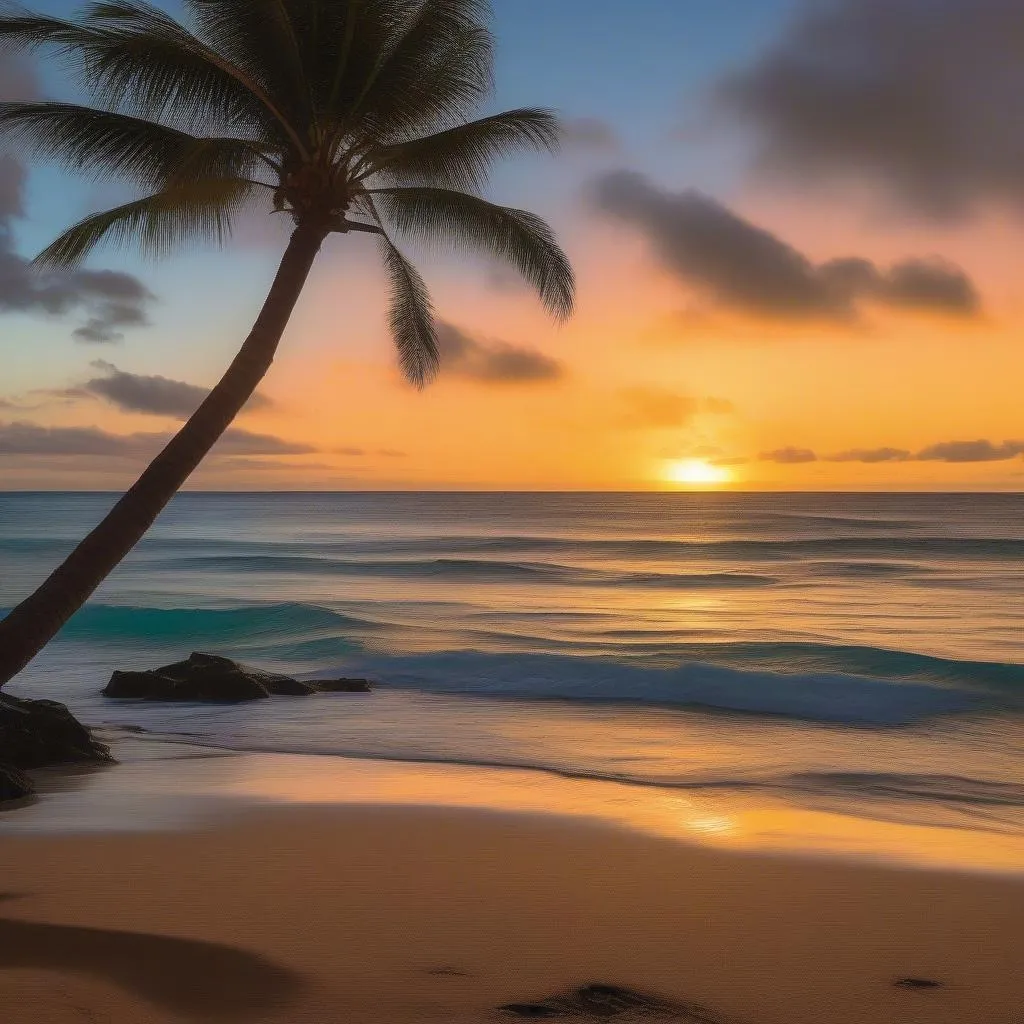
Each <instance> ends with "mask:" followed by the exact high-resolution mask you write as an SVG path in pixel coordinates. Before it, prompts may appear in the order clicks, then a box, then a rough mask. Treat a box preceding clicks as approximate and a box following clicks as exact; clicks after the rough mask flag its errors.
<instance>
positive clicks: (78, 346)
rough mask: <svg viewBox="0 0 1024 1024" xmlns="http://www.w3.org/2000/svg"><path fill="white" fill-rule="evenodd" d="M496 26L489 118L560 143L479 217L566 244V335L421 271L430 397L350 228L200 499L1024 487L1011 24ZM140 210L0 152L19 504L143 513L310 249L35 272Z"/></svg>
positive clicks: (260, 238)
mask: <svg viewBox="0 0 1024 1024" xmlns="http://www.w3.org/2000/svg"><path fill="white" fill-rule="evenodd" d="M35 6H36V7H37V9H40V10H44V11H47V12H51V13H59V14H67V13H69V12H70V11H72V10H73V9H75V7H77V4H75V3H71V2H68V0H49V2H42V0H40V2H38V3H37V4H36V5H35ZM162 6H165V7H166V9H167V10H168V11H170V12H171V13H172V14H175V15H177V16H180V15H181V10H180V7H179V6H178V5H177V3H176V2H174V0H167V3H166V4H163V5H162ZM494 8H495V18H494V30H495V33H496V36H497V40H498V54H497V89H496V95H495V97H494V98H493V101H492V102H491V103H490V104H489V107H488V109H492V108H493V109H498V108H503V107H518V106H548V107H553V108H556V109H557V110H558V111H559V112H560V113H561V114H562V116H563V117H564V119H565V122H566V133H565V141H564V145H563V147H562V150H561V152H560V153H559V154H557V155H554V156H551V155H543V156H541V155H531V156H529V157H525V156H524V157H520V158H516V159H515V160H514V161H511V162H509V163H508V164H506V165H504V166H502V167H501V168H500V169H499V170H498V171H497V172H496V173H495V175H494V177H493V181H492V184H491V186H490V188H489V191H488V195H489V197H490V198H493V199H495V200H497V201H500V202H502V203H504V204H507V205H514V206H521V207H526V208H529V209H531V210H534V211H536V212H537V213H540V214H542V215H543V216H545V217H546V218H548V219H549V221H550V222H551V223H552V225H553V226H554V227H555V229H556V231H557V233H558V235H559V237H560V239H561V241H562V242H563V244H564V245H565V248H566V249H567V251H568V253H569V255H570V257H571V259H572V261H573V264H574V266H575V268H576V272H577V276H578V280H579V293H578V308H577V312H576V315H575V316H574V318H573V319H572V320H571V321H570V322H569V323H567V324H565V325H561V326H559V325H556V324H553V323H552V322H551V321H550V320H549V319H548V318H547V317H546V316H545V314H544V312H543V311H542V309H541V308H540V307H539V305H538V303H537V302H536V300H535V298H534V297H533V296H532V295H531V294H530V293H529V292H528V291H527V290H526V288H525V287H523V286H522V285H521V284H520V283H519V281H518V280H517V279H516V277H515V276H514V274H513V273H512V272H511V271H509V270H507V269H505V268H502V267H499V266H496V265H491V264H487V263H482V262H479V261H474V260H471V259H466V260H454V259H452V258H450V257H447V256H443V255H442V256H439V255H438V254H436V253H430V252H423V251H420V250H417V249H416V247H414V246H410V247H408V251H409V253H410V255H414V256H415V257H416V258H417V260H418V264H419V266H420V267H421V269H422V271H423V273H424V275H425V277H426V278H427V280H428V283H429V284H430V286H431V289H432V291H433V295H434V299H435V307H436V310H437V313H438V318H439V340H440V342H441V350H442V369H441V373H440V375H439V377H438V379H437V381H435V382H434V383H433V384H431V385H430V386H429V387H428V388H426V389H425V390H423V391H417V390H415V389H413V388H411V387H410V386H408V385H407V384H404V383H403V382H402V380H401V378H400V376H399V374H398V372H397V369H396V362H395V358H394V353H393V350H392V346H391V343H390V341H389V339H388V335H387V327H386V286H385V281H384V276H383V272H382V270H381V268H380V266H379V265H378V262H377V258H376V252H375V248H374V246H373V245H372V240H368V239H366V238H365V237H360V236H347V237H342V236H334V237H333V238H331V239H330V240H329V241H328V243H327V245H326V246H325V247H324V250H323V252H322V254H321V257H320V259H319V262H318V264H317V266H316V267H315V269H314V272H313V275H312V277H311V279H310V282H309V284H308V286H307V289H306V292H305V294H304V296H303V299H302V301H301V303H300V305H299V307H298V309H297V311H296V313H295V315H294V317H293V319H292V322H291V324H290V326H289V328H288V332H287V334H286V337H285V339H284V341H283V343H282V346H281V350H280V353H279V356H278V358H277V360H276V362H275V364H274V366H273V368H272V370H271V372H270V374H269V375H268V377H267V379H266V380H265V382H264V384H263V386H262V387H261V389H260V391H259V393H258V395H257V397H256V398H255V399H254V401H253V402H252V403H250V405H249V406H248V407H247V409H246V410H245V411H244V412H243V414H242V415H241V416H240V417H239V419H238V420H237V421H236V423H235V425H234V427H233V428H232V429H231V431H230V432H229V434H228V435H226V437H225V439H224V440H223V441H222V442H221V444H220V445H218V447H217V449H215V452H214V453H213V454H212V455H211V457H210V458H209V459H208V460H207V462H206V464H205V465H204V466H203V467H202V468H201V469H200V470H199V471H198V472H197V474H196V475H195V476H194V477H193V479H192V481H191V483H190V486H192V487H196V488H203V489H218V490H221V489H222V490H248V489H274V490H288V489H302V490H305V489H312V490H332V489H349V488H358V489H392V488H396V489H435V488H436V489H539V490H634V489H637V490H646V489H652V488H653V489H680V488H683V489H685V488H688V487H706V486H714V487H720V488H731V489H740V490H745V489H749V490H1021V489H1024V415H1022V412H1021V408H1022V403H1021V400H1020V391H1021V382H1022V381H1024V342H1022V335H1024V289H1022V288H1021V285H1020V277H1021V270H1022V267H1021V259H1020V257H1019V255H1018V254H1019V252H1020V251H1021V249H1022V243H1024V117H1022V116H1021V102H1022V101H1021V99H1020V97H1021V96H1024V9H1022V8H1021V6H1020V4H1019V0H716V2H714V3H708V2H707V0H674V2H671V3H669V2H666V0H630V2H629V3H623V2H621V0H620V2H611V0H559V2H558V3H551V2H550V0H495V3H494ZM0 61H2V62H3V63H2V64H0V98H8V99H19V98H30V97H31V96H35V95H46V96H55V97H61V98H65V97H75V96H76V94H75V92H74V89H73V87H72V86H71V85H70V84H69V83H68V82H67V81H66V80H65V79H64V78H63V77H62V75H61V73H60V69H59V68H58V67H57V65H55V64H53V63H46V62H37V63H36V64H35V65H28V64H25V63H23V62H21V61H17V60H14V59H13V58H12V57H11V56H10V55H3V56H0ZM121 195H122V193H120V192H119V191H118V188H117V187H115V186H112V185H109V184H102V183H99V184H98V183H96V182H94V181H89V180H83V179H79V178H76V177H74V176H72V175H68V174H66V173H63V172H60V171H58V170H56V169H54V168H53V167H47V166H45V165H37V164H31V165H30V164H28V163H27V161H26V160H25V159H24V158H23V157H22V156H21V155H19V154H17V153H14V152H10V151H8V152H6V153H0V488H3V489H58V490H59V489H98V490H115V489H120V488H123V487H125V486H127V485H129V484H130V483H131V482H132V480H133V479H134V478H135V476H136V475H137V474H138V472H139V471H140V469H141V468H142V467H143V466H144V465H145V462H146V460H147V459H148V458H149V457H151V456H152V455H153V454H155V452H156V451H157V450H158V449H159V446H160V444H161V442H162V441H163V440H164V439H165V438H166V437H167V436H169V435H170V434H171V433H172V432H173V431H174V430H175V429H176V428H177V427H178V426H180V424H181V422H182V421H183V419H184V418H186V417H187V416H188V414H189V413H190V412H191V411H192V410H193V409H194V408H195V407H196V405H197V404H198V403H199V402H200V401H201V400H202V397H203V395H204V393H205V390H206V389H208V388H209V387H211V386H212V385H213V384H214V383H215V382H216V380H217V379H218V377H219V375H220V374H221V373H222V372H223V370H224V369H225V368H226V367H227V365H228V363H229V362H230V360H231V358H232V356H233V354H234V352H235V350H236V349H237V347H238V345H239V344H240V343H241V342H242V341H243V340H244V338H245V335H246V333H247V332H248V329H249V326H250V325H251V323H252V320H253V318H254V317H255V315H256V313H257V312H258V309H259V306H260V304H261V302H262V300H263V297H264V295H265V293H266V290H267V288H268V286H269V283H270V280H271V278H272V276H273V272H274V269H275V267H276V262H277V260H278V259H279V258H280V254H281V251H282V250H283V246H284V243H285V240H286V235H285V233H284V228H283V227H282V224H281V221H282V219H281V218H277V219H276V220H273V219H271V218H270V217H263V216H254V217H253V218H251V219H247V220H246V221H244V222H243V223H242V224H240V225H239V228H238V231H237V232H236V235H235V238H234V239H233V240H232V242H231V243H230V244H229V245H228V246H227V247H226V248H225V249H223V250H209V249H204V250H201V251H186V252H183V253H181V254H179V255H178V256H176V257H174V258H172V259H170V260H167V261H165V262H161V263H159V264H154V263H151V262H145V261H143V260H142V259H141V258H140V257H138V256H137V255H135V254H133V253H132V252H130V251H119V250H112V249H104V250H102V251H98V252H97V253H96V254H95V255H94V256H93V257H91V258H90V260H89V262H88V264H87V265H86V266H85V267H84V268H83V269H82V270H80V271H76V272H73V273H67V274H63V275H60V276H58V277H56V278H46V279H44V278H41V277H40V276H39V275H38V274H37V272H36V271H34V270H32V269H31V268H29V267H28V265H27V259H29V258H30V257H31V256H32V255H34V254H35V252H37V251H38V250H39V249H41V248H42V247H43V246H45V245H46V244H47V242H48V241H49V240H51V239H52V238H53V237H55V236H56V235H57V234H58V233H59V232H60V231H61V230H62V228H63V227H64V226H66V225H68V224H69V223H72V222H73V221H75V220H77V219H79V218H80V217H82V216H84V215H85V214H86V213H88V212H90V211H92V210H96V209H100V208H102V207H103V206H104V205H113V204H115V203H117V202H118V201H119V199H120V196H121Z"/></svg>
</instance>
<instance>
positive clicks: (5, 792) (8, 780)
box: [0, 764, 35, 803]
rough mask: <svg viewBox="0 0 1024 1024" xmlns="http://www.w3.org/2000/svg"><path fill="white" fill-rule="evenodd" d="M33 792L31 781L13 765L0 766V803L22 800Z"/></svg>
mask: <svg viewBox="0 0 1024 1024" xmlns="http://www.w3.org/2000/svg"><path fill="white" fill-rule="evenodd" d="M33 792H35V790H34V788H33V786H32V780H31V779H30V778H29V777H28V776H27V775H26V774H25V773H24V772H23V771H21V770H20V769H18V768H15V767H14V766H13V765H9V764H0V803H3V802H5V801H7V800H22V799H24V798H25V797H27V796H31V795H32V794H33Z"/></svg>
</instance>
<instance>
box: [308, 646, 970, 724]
mask: <svg viewBox="0 0 1024 1024" xmlns="http://www.w3.org/2000/svg"><path fill="white" fill-rule="evenodd" d="M353 669H357V670H358V671H359V673H360V674H364V673H367V674H372V675H375V676H376V677H378V678H379V679H380V680H381V681H382V682H384V683H385V684H387V685H389V686H393V687H396V688H400V689H410V690H419V691H427V692H431V693H444V694H461V695H470V696H486V697H502V698H515V699H527V700H567V701H573V702H577V703H579V702H582V703H591V704H633V705H654V706H662V707H699V708H706V709H716V710H720V711H731V712H743V713H748V714H759V715H772V716H783V717H788V718H797V719H804V720H807V721H818V722H836V723H850V724H853V723H856V724H864V725H906V724H909V723H911V722H915V721H918V720H920V719H922V718H928V717H932V716H935V715H942V714H953V713H962V712H968V711H976V710H979V709H980V708H982V707H984V706H985V705H986V701H985V700H984V697H983V695H981V694H979V693H978V692H976V691H971V690H967V689H958V688H954V687H948V686H947V687H943V686H936V685H928V684H925V683H917V682H905V681H904V682H893V681H888V680H883V679H871V678H867V677H857V676H851V675H840V674H828V673H815V674H813V675H812V674H799V673H782V672H766V671H755V670H750V669H748V670H741V669H735V668H730V667H726V666H723V665H715V664H709V663H703V662H687V663H684V664H681V665H678V666H676V667H673V668H657V667H652V666H646V665H645V666H640V665H633V664H623V663H621V662H615V661H610V660H606V659H599V658H588V657H567V656H564V655H544V654H528V655H522V654H516V655H504V654H482V653H479V652H474V651H453V652H442V653H434V654H419V655H409V656H403V655H393V656H386V657H381V656H372V655H371V656H361V657H359V656H357V657H355V658H353V659H352V660H350V661H348V662H347V663H346V665H345V666H344V668H343V669H341V668H339V669H334V670H331V671H330V672H323V673H317V674H319V675H323V676H325V677H326V676H329V675H336V674H338V672H339V671H345V672H348V671H350V670H353Z"/></svg>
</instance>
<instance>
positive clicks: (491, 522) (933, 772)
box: [0, 494, 1024, 832]
mask: <svg viewBox="0 0 1024 1024" xmlns="http://www.w3.org/2000/svg"><path fill="white" fill-rule="evenodd" d="M113 500H114V499H113V497H112V496H108V495H95V494H91V495H68V494H4V495H0V569H2V572H0V607H5V606H6V607H9V606H10V605H12V604H13V603H14V602H15V601H17V599H18V598H19V597H20V596H23V595H24V594H25V593H27V592H28V591H29V590H30V589H31V587H32V586H33V584H35V583H37V582H39V581H40V580H41V579H42V578H43V577H44V575H45V573H46V571H47V570H48V569H49V568H51V567H52V566H54V565H55V564H57V562H58V561H59V559H60V558H61V556H62V555H63V554H64V553H66V552H67V551H68V550H70V548H71V547H72V546H73V543H74V542H75V540H76V539H77V538H78V537H80V535H81V534H82V533H83V532H84V530H85V529H87V528H88V526H89V525H91V524H92V523H94V522H95V521H97V520H98V518H99V517H100V516H101V515H102V514H103V511H104V510H105V509H106V508H107V507H108V506H109V505H110V503H111V502H112V501H113ZM1022 620H1024V496H1021V495H1005V494H1004V495H721V494H643V495H579V494H574V495H555V494H539V495H523V494H506V495H495V494H464V495H453V494H449V495H442V494H258V495H257V494H252V495H213V494H187V495H181V496H179V498H178V499H176V501H175V502H174V503H173V504H172V506H171V507H170V508H169V509H168V511H167V512H166V513H165V514H164V516H163V517H161V519H160V521H159V522H158V524H157V526H156V527H155V529H154V530H153V531H152V533H151V535H150V536H149V538H147V540H146V541H144V542H143V544H142V545H141V546H140V548H139V549H138V550H137V551H136V552H135V553H134V554H133V555H132V556H131V557H130V558H129V559H128V560H127V561H126V562H125V564H124V565H123V566H122V567H121V568H120V569H119V570H118V571H117V572H116V573H115V574H114V576H112V577H111V579H110V580H109V581H108V582H107V583H106V584H105V585H104V586H103V587H102V588H101V589H100V591H99V592H98V593H97V594H96V596H95V598H94V600H93V601H92V602H91V603H90V605H89V606H88V607H87V608H86V609H85V610H84V611H83V612H82V613H80V614H79V615H78V616H77V617H76V618H75V619H74V620H73V621H72V622H71V623H70V624H69V625H68V627H67V628H66V629H65V630H64V632H63V633H62V634H61V636H60V638H59V639H58V640H57V641H55V642H54V643H53V644H52V645H51V647H50V648H49V649H48V650H47V651H46V652H45V653H44V654H43V655H42V656H41V657H40V658H39V659H37V661H36V662H35V663H33V665H32V666H30V668H29V669H28V670H26V672H24V673H23V674H22V676H21V677H19V679H18V680H17V682H16V684H15V685H14V686H13V687H12V689H13V690H14V691H15V692H22V693H27V694H37V695H38V694H43V693H45V694H47V695H51V696H55V697H57V698H58V699H62V700H67V701H68V702H69V703H71V704H72V705H73V706H74V707H75V708H76V710H78V711H79V712H80V713H81V714H82V715H83V716H84V717H85V718H87V719H88V720H90V721H92V722H95V723H114V724H121V725H125V724H127V725H135V726H141V727H143V728H146V729H149V730H152V731H156V732H161V733H174V734H186V735H189V736H191V737H193V738H195V739H198V740H200V741H202V742H204V743H210V744H215V745H223V746H231V747H236V748H241V749H262V750H280V751H292V752H315V753H342V754H354V755H360V756H364V757H377V758H397V759H408V760H432V761H451V762H459V763H473V764H477V763H479V764H495V765H515V766H523V767H539V768H545V769H549V770H552V771H557V772H560V773H563V774H567V775H574V776H594V777H601V778H612V779H623V780H630V781H634V782H638V783H643V784H646V785H656V786H662V787H672V788H674V789H676V790H681V789H689V790H697V789H700V790H701V791H704V792H721V793H723V795H724V794H727V793H737V792H749V791H754V792H766V793H770V794H772V796H773V798H774V797H781V798H783V799H785V800H787V801H789V802H791V803H793V804H797V805H800V806H810V807H814V808H818V809H821V808H823V809H834V810H839V811H842V812H843V813H845V814H850V815H858V816H862V817H870V818H874V819H885V820H901V821H906V820H909V821H920V822H922V823H927V824H937V825H948V826H950V827H957V828H970V829H980V830H997V831H1003V832H1005V831H1007V830H1009V831H1015V832H1020V831H1024V766H1022V765H1024V759H1022V757H1021V755H1022V754H1024V738H1022V732H1021V729H1022V726H1024V629H1022V628H1021V623H1022ZM197 649H198V650H209V651H216V652H220V653H224V654H228V655H231V656H234V657H238V658H240V659H241V660H247V661H250V662H253V663H257V664H260V665H262V666H266V667H274V668H280V669H284V670H287V671H292V672H296V673H305V674H318V673H319V674H325V675H330V674H332V673H345V674H370V675H372V676H373V677H374V678H376V679H378V680H380V683H381V685H380V687H379V689H378V691H377V692H376V693H374V694H372V695H370V696H367V697H363V696H352V695H338V696H334V697H320V698H313V699H310V700H305V701H303V700H287V699H282V700H274V701H271V702H269V704H262V705H260V706H258V707H249V706H244V707H210V706H205V707H204V706H173V707H167V706H152V705H149V706H147V705H137V704H118V705H114V704H111V703H109V702H105V701H104V700H103V699H102V698H100V697H98V695H97V691H98V690H99V689H100V688H101V686H102V685H103V684H104V683H105V681H106V678H107V675H108V674H109V672H110V671H111V670H112V669H113V668H115V667H121V668H124V667H151V666H155V665H158V664H161V663H164V662H166V661H169V660H173V659H176V658H178V657H180V656H182V655H183V654H187V653H188V652H189V651H190V650H197Z"/></svg>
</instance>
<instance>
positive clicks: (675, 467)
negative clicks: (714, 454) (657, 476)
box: [665, 459, 732, 486]
mask: <svg viewBox="0 0 1024 1024" xmlns="http://www.w3.org/2000/svg"><path fill="white" fill-rule="evenodd" d="M665 479H666V480H669V481H671V482H672V483H674V484H703V485H705V486H706V485H709V484H725V483H728V482H729V481H730V480H731V479H732V474H731V473H730V472H729V470H727V469H726V468H725V467H724V466H712V465H711V463H709V462H705V461H704V460H703V459H684V460H682V461H681V462H670V463H669V464H668V468H667V469H666V471H665Z"/></svg>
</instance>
